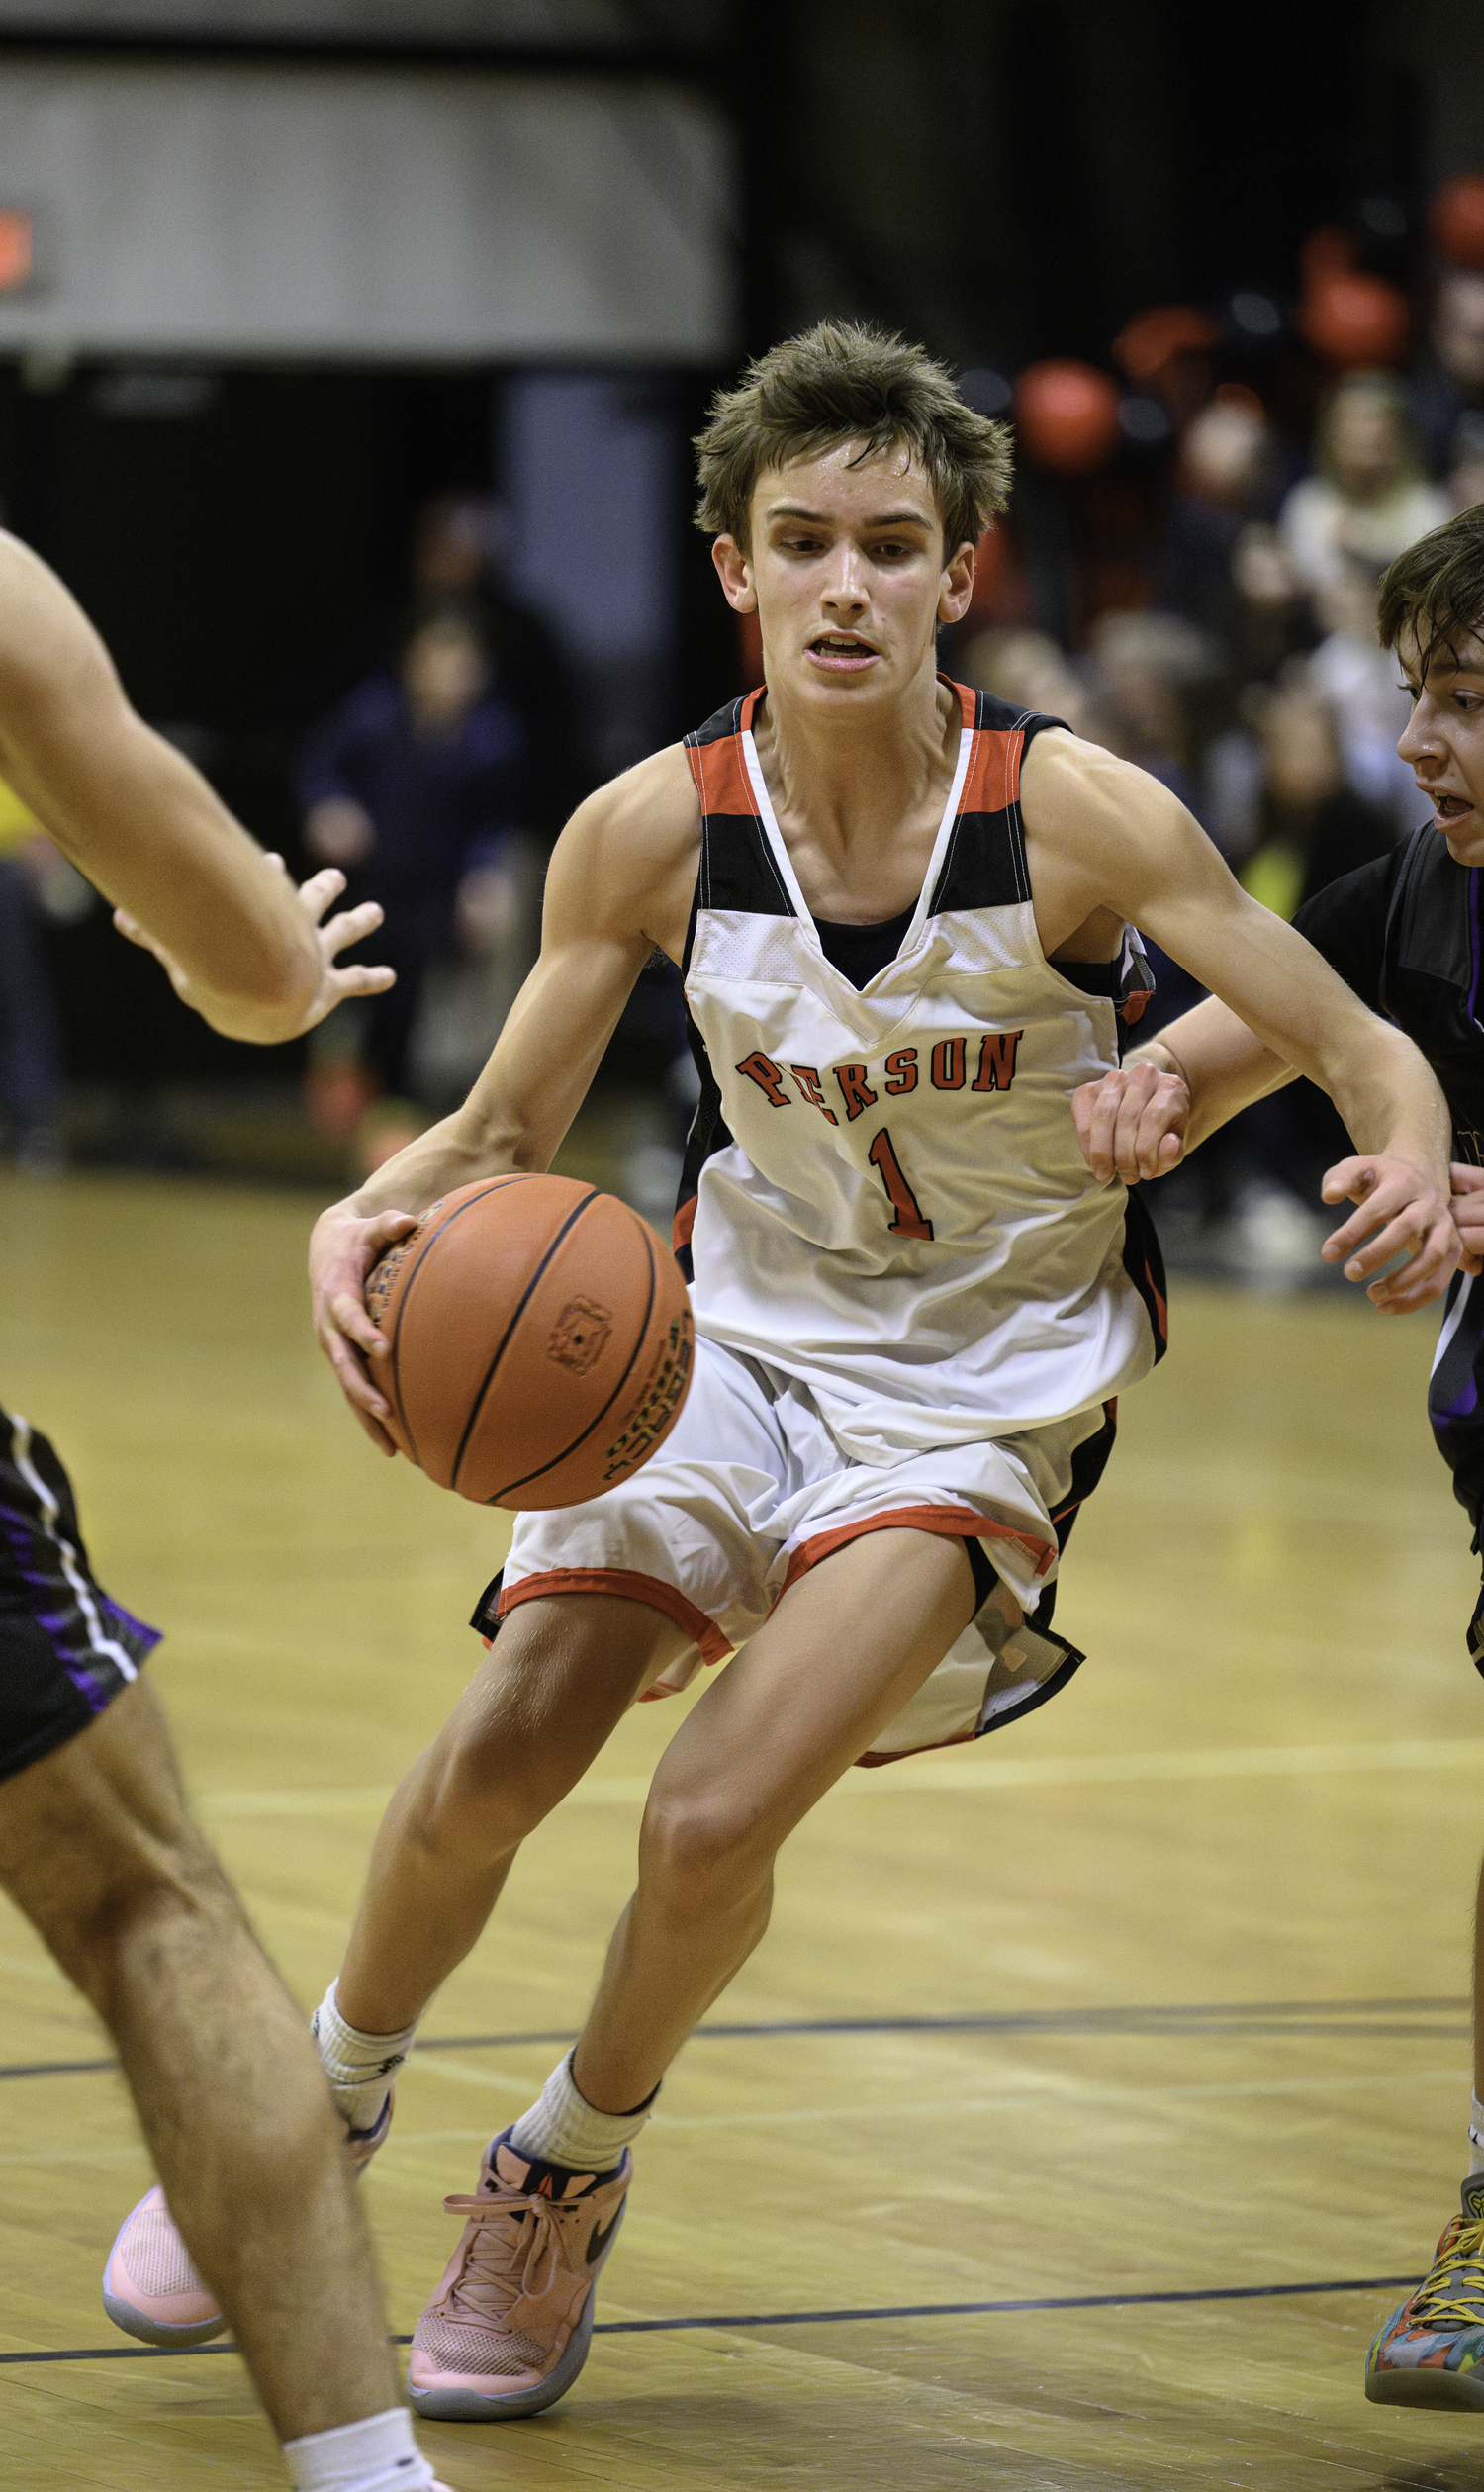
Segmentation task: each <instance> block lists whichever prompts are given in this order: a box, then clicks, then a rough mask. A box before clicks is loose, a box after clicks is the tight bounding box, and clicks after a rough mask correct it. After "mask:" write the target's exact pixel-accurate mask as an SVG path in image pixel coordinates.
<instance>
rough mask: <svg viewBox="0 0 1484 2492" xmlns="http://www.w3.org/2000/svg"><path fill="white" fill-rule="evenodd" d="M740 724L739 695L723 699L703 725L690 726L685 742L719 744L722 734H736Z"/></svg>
mask: <svg viewBox="0 0 1484 2492" xmlns="http://www.w3.org/2000/svg"><path fill="white" fill-rule="evenodd" d="M741 725H742V700H741V697H740V695H739V697H738V698H737V699H736V700H729V701H723V703H722V705H721V707H720V708H719V709H713V710H712V712H711V714H710V716H709V718H707V720H706V721H705V724H704V725H703V726H699V727H692V728H691V730H690V732H689V733H688V735H687V737H686V742H687V743H688V744H690V745H695V746H698V745H702V744H719V743H720V742H721V739H722V737H723V736H728V735H736V734H738V733H739V731H740V729H741Z"/></svg>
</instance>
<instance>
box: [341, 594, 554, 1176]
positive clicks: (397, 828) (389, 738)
mask: <svg viewBox="0 0 1484 2492" xmlns="http://www.w3.org/2000/svg"><path fill="white" fill-rule="evenodd" d="M525 750H526V733H525V728H524V726H523V724H522V722H521V719H520V717H519V715H518V713H517V711H516V709H515V707H514V705H513V704H512V702H511V701H510V700H509V699H508V698H507V697H506V696H505V694H504V692H503V691H502V688H501V686H500V685H499V683H498V681H497V680H495V678H494V675H493V670H492V667H491V663H490V658H489V653H488V649H487V647H486V643H485V639H484V634H483V629H482V624H481V617H480V614H479V611H478V609H477V608H473V607H470V606H468V605H464V604H460V603H456V602H450V601H448V600H440V601H435V602H433V603H431V604H426V605H424V606H422V607H421V608H420V609H417V611H415V614H414V617H413V620H412V622H411V624H410V626H409V628H408V630H407V632H406V634H405V635H404V639H403V643H402V648H401V652H400V655H399V659H398V663H397V668H396V671H395V673H393V672H389V673H387V674H383V675H375V676H372V677H370V678H368V679H367V681H366V682H364V683H362V684H359V685H357V686H356V687H355V689H354V690H353V691H352V692H348V693H347V694H346V696H345V698H344V699H343V700H341V701H339V702H338V703H337V704H336V705H335V707H334V708H333V709H332V710H331V711H330V712H329V715H328V716H327V717H326V718H325V719H324V720H322V722H321V723H320V724H319V725H318V726H317V727H315V728H313V729H312V730H311V732H310V734H309V735H308V736H307V737H306V738H305V742H304V749H303V757H302V762H301V767H300V773H299V797H300V801H301V804H302V805H303V807H304V842H305V847H306V850H307V851H308V854H309V855H310V857H311V858H312V859H313V860H314V863H315V864H316V865H317V866H330V865H332V866H338V867H340V869H341V870H342V872H343V873H344V874H345V875H346V876H347V877H348V904H350V905H354V904H356V903H358V902H359V901H362V900H368V899H376V900H379V901H380V902H381V904H382V907H383V908H384V909H385V911H386V957H387V959H388V961H389V962H390V963H391V965H392V966H393V968H395V969H396V971H397V984H396V986H395V987H393V988H392V990H391V991H390V993H388V994H386V995H378V996H376V997H374V998H372V999H370V1000H369V1001H368V1002H367V1003H365V1004H364V1005H362V1006H360V1007H358V1008H357V1009H358V1012H359V1021H358V1023H356V1024H352V1025H350V1026H348V1027H347V1030H346V1032H345V1034H344V1038H342V1039H341V1040H340V1042H339V1045H340V1048H341V1051H342V1058H341V1064H340V1070H341V1072H342V1073H343V1069H344V1067H343V1050H344V1046H345V1039H349V1040H350V1041H351V1044H352V1045H353V1047H354V1050H355V1055H356V1058H357V1060H358V1062H357V1065H356V1068H355V1069H356V1073H357V1075H358V1080H359V1092H358V1093H357V1089H356V1085H355V1083H354V1082H352V1083H351V1084H350V1085H349V1086H348V1088H347V1087H346V1085H345V1084H344V1083H343V1081H342V1084H341V1088H340V1090H339V1091H338V1092H337V1093H336V1094H335V1095H336V1097H337V1098H338V1099H340V1100H341V1101H342V1102H344V1101H346V1100H347V1099H348V1107H347V1106H345V1105H342V1107H341V1111H340V1113H339V1115H338V1117H331V1116H325V1117H322V1119H321V1121H322V1123H325V1124H331V1123H338V1125H339V1127H340V1130H345V1129H346V1128H347V1127H348V1126H349V1125H350V1124H352V1123H353V1122H354V1121H355V1113H356V1110H357V1108H358V1106H363V1105H364V1104H365V1101H366V1100H367V1099H368V1098H369V1097H371V1096H373V1095H374V1094H375V1093H376V1092H377V1091H386V1092H391V1093H394V1094H398V1093H403V1092H405V1091H406V1090H407V1089H408V1087H409V1086H410V1085H409V1074H408V1061H409V1044H410V1041H411V1038H412V1033H413V1028H414V1023H415V1021H416V1017H417V1005H418V1001H419V997H420V994H421V989H422V982H423V977H424V973H425V971H426V969H427V968H428V965H429V963H430V962H431V961H433V960H434V959H435V958H436V957H437V956H438V955H439V954H440V953H441V952H443V951H445V950H446V949H447V948H448V947H449V946H450V945H451V944H452V942H453V940H454V936H455V929H456V926H457V924H458V922H459V918H460V895H461V890H462V893H463V903H464V905H463V920H464V923H465V925H466V927H467V926H469V925H470V924H471V923H472V924H476V925H477V924H478V922H479V920H480V917H481V913H482V912H481V905H480V897H479V881H478V877H484V880H485V883H486V885H488V881H489V877H490V875H491V873H492V871H494V872H498V870H499V868H500V865H501V860H502V855H503V852H504V850H505V849H506V847H507V844H508V843H509V842H510V839H511V838H512V836H513V835H514V834H515V833H516V831H517V830H518V828H519V826H520V813H519V802H520V796H521V793H522V785H521V777H522V767H523V764H524V760H525ZM471 876H472V877H476V881H475V883H474V884H472V885H471V884H470V882H469V877H471ZM485 913H488V912H485ZM313 1096H314V1094H313V1086H312V1104H313Z"/></svg>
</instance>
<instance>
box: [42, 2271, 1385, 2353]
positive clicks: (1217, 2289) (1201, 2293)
mask: <svg viewBox="0 0 1484 2492" xmlns="http://www.w3.org/2000/svg"><path fill="white" fill-rule="evenodd" d="M1421 2282H1422V2277H1421V2276H1420V2275H1358V2276H1357V2275H1351V2276H1342V2277H1337V2278H1335V2279H1333V2280H1330V2279H1326V2280H1325V2281H1324V2282H1322V2283H1314V2284H1308V2283H1305V2284H1206V2285H1195V2286H1191V2287H1188V2288H1187V2289H1185V2290H1184V2291H1174V2292H1159V2293H1056V2294H1049V2295H1043V2296H1039V2297H1034V2298H1032V2297H1028V2298H1026V2299H1023V2300H1019V2301H998V2302H895V2303H891V2304H889V2305H885V2304H873V2305H870V2306H867V2307H863V2308H861V2309H858V2310H744V2311H729V2312H726V2313H722V2314H707V2315H705V2316H702V2317H698V2318H695V2319H600V2320H598V2321H597V2322H596V2323H595V2326H594V2329H593V2334H594V2335H595V2336H596V2337H633V2336H670V2335H675V2334H678V2333H679V2332H681V2331H682V2330H689V2329H693V2328H837V2327H842V2326H848V2325H850V2324H851V2323H852V2322H854V2321H863V2320H873V2319H980V2318H995V2317H1000V2316H1013V2314H1014V2313H1015V2312H1017V2311H1025V2310H1134V2309H1137V2308H1140V2307H1144V2308H1151V2307H1158V2306H1164V2307H1172V2306H1175V2305H1177V2304H1179V2303H1182V2302H1259V2301H1277V2300H1280V2299H1283V2298H1285V2297H1289V2296H1292V2295H1294V2294H1299V2293H1382V2292H1394V2291H1395V2290H1396V2288H1397V2287H1398V2286H1399V2285H1405V2286H1406V2287H1407V2289H1408V2290H1409V2291H1410V2290H1411V2288H1412V2286H1413V2285H1415V2284H1420V2283H1421ZM412 2341H413V2340H412V2338H411V2337H410V2336H407V2337H393V2338H392V2340H391V2342H392V2343H393V2345H411V2344H412ZM236 2350H237V2349H236V2347H235V2346H234V2345H232V2344H216V2345H180V2346H174V2345H74V2346H65V2347H59V2348H57V2349H56V2350H54V2351H51V2352H47V2353H40V2354H0V2363H15V2362H183V2361H189V2360H191V2359H193V2358H194V2357H195V2356H196V2355H197V2354H235V2352H236Z"/></svg>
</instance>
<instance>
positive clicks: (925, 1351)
mask: <svg viewBox="0 0 1484 2492" xmlns="http://www.w3.org/2000/svg"><path fill="white" fill-rule="evenodd" d="M952 689H953V690H954V692H955V693H956V695H957V697H958V699H959V700H960V702H961V704H962V707H963V715H964V727H963V733H962V736H961V738H960V743H959V757H958V767H957V770H956V772H955V774H954V784H953V787H952V790H951V791H950V794H949V799H948V803H947V805H946V807H945V810H944V815H943V820H942V823H941V825H940V827H939V832H938V837H937V841H936V844H935V846H934V849H933V854H932V858H931V861H930V863H929V866H928V870H927V875H926V877H925V879H924V882H923V886H922V891H921V893H920V895H919V898H918V902H917V906H916V909H915V911H914V913H913V916H912V918H911V922H910V924H909V925H908V928H907V931H906V934H905V936H904V937H903V939H902V942H901V946H900V949H899V951H898V952H897V955H896V958H895V959H894V960H893V961H891V962H889V963H888V964H887V966H886V967H885V968H884V969H881V971H880V972H879V973H878V974H877V975H876V976H874V977H873V978H872V979H871V980H870V982H869V983H868V984H867V985H866V986H865V988H864V989H857V988H856V987H855V986H854V985H853V984H852V983H851V981H850V979H849V978H848V977H846V976H845V975H844V974H843V972H842V971H840V970H839V969H835V968H834V967H833V966H832V965H831V963H830V962H829V961H828V960H827V959H826V958H825V956H824V952H823V950H822V949H821V945H820V941H819V936H818V934H817V932H816V930H815V926H814V921H813V919H812V917H811V916H810V913H809V909H808V905H807V903H806V902H805V900H804V897H803V894H802V892H801V891H800V889H799V886H798V881H797V878H796V877H795V875H794V872H793V868H792V865H791V864H790V862H789V858H788V850H787V849H786V847H785V845H784V842H783V839H782V837H781V835H780V832H779V828H778V823H777V821H776V819H775V816H774V812H773V807H772V805H771V803H770V801H769V796H768V790H767V786H766V785H765V783H764V779H763V773H762V770H761V768H760V766H759V762H758V755H757V749H756V746H755V744H754V742H753V737H752V731H751V730H752V718H753V713H754V711H755V709H756V706H757V702H758V700H759V698H760V697H761V695H760V693H757V692H754V693H752V694H750V695H749V696H748V697H747V698H746V699H745V700H741V701H736V702H733V703H731V704H730V705H729V706H728V707H727V708H726V709H724V710H721V711H719V712H718V713H717V715H716V716H715V717H714V718H712V719H711V720H709V721H708V723H707V724H706V725H705V726H704V727H701V728H700V729H698V730H697V731H696V733H695V734H693V735H691V736H688V737H687V739H686V744H687V754H688V759H689V761H690V764H691V770H692V775H693V777H694V778H695V781H696V787H697V789H698V791H699V794H700V803H701V811H702V815H703V824H702V831H701V849H700V863H699V871H698V875H697V879H696V906H695V910H694V913H693V919H692V927H691V934H690V939H689V942H688V945H687V950H686V961H685V993H686V1002H687V1005H688V1008H689V1013H690V1020H691V1025H692V1033H693V1044H694V1045H695V1046H696V1056H697V1061H698V1062H699V1064H700V1067H701V1073H702V1095H701V1100H700V1104H699V1106H698V1108H697V1110H696V1121H695V1124H694V1125H693V1128H692V1132H691V1138H690V1144H689V1149H688V1154H687V1163H686V1180H685V1182H684V1183H683V1186H682V1191H681V1208H680V1211H679V1212H678V1214H677V1217H676V1245H677V1248H678V1249H679V1250H681V1251H682V1252H683V1254H684V1251H685V1249H687V1248H689V1252H690V1256H691V1269H692V1279H693V1293H692V1294H693V1300H694V1304H695V1310H696V1326H697V1329H698V1330H699V1331H700V1332H702V1333H704V1334H707V1335H709V1336H710V1337H711V1338H712V1339H714V1340H716V1341H719V1342H723V1343H725V1344H726V1345H727V1346H728V1347H729V1348H732V1349H735V1350H740V1351H742V1352H744V1353H746V1354H748V1355H750V1356H752V1357H755V1358H758V1359H760V1360H762V1361H763V1362H765V1364H766V1365H767V1366H768V1367H769V1368H770V1369H772V1370H775V1371H777V1374H776V1381H778V1382H779V1384H780V1385H781V1386H782V1385H783V1384H784V1383H785V1382H786V1380H787V1379H788V1378H790V1377H791V1378H797V1379H798V1380H799V1381H800V1382H801V1383H802V1384H804V1385H805V1386H806V1387H807V1388H808V1390H809V1392H810V1393H811V1394H812V1395H813V1397H814V1400H815V1403H816V1405H817V1407H818V1409H819V1411H820V1412H821V1414H822V1415H823V1417H824V1419H825V1420H826V1422H827V1424H828V1426H829V1428H830V1430H831V1431H832V1432H833V1434H834V1435H835V1436H836V1437H837V1439H838V1440H839V1443H840V1445H841V1447H842V1449H843V1451H844V1452H845V1453H846V1454H847V1455H848V1456H849V1457H851V1458H853V1459H855V1460H857V1461H861V1462H869V1463H878V1464H880V1463H886V1464H889V1463H892V1462H894V1461H896V1460H899V1459H901V1458H902V1457H903V1456H904V1455H906V1454H909V1453H917V1452H921V1451H923V1450H925V1449H927V1448H929V1447H931V1446H934V1445H940V1444H945V1445H946V1444H961V1443H966V1442H969V1441H972V1440H973V1439H974V1438H976V1437H983V1436H990V1435H992V1436H1000V1435H1006V1434H1013V1433H1015V1432H1017V1431H1020V1430H1022V1429H1028V1428H1037V1427H1042V1426H1045V1425H1047V1424H1049V1423H1051V1422H1053V1421H1056V1420H1060V1419H1065V1418H1067V1417H1069V1416H1070V1415H1071V1414H1073V1413H1074V1412H1077V1411H1081V1410H1085V1409H1088V1408H1090V1407H1092V1406H1094V1405H1096V1404H1098V1403H1101V1402H1105V1401H1107V1400H1108V1399H1109V1398H1110V1397H1111V1396H1112V1395H1114V1394H1116V1393H1118V1392H1119V1391H1121V1390H1122V1388H1123V1387H1124V1386H1125V1385H1128V1384H1132V1383H1134V1382H1135V1381H1136V1380H1137V1379H1138V1378H1139V1377H1141V1376H1143V1375H1145V1374H1146V1373H1147V1372H1148V1370H1149V1368H1150V1367H1151V1366H1152V1365H1153V1364H1154V1362H1155V1360H1156V1359H1157V1358H1158V1357H1159V1355H1160V1354H1161V1352H1162V1349H1163V1345H1164V1281H1163V1273H1162V1269H1161V1266H1160V1262H1159V1248H1158V1246H1157V1245H1156V1243H1155V1239H1154V1234H1153V1231H1152V1229H1151V1227H1150V1225H1149V1222H1148V1219H1147V1217H1146V1216H1145V1214H1144V1213H1143V1210H1142V1206H1140V1205H1139V1203H1138V1200H1137V1197H1131V1196H1129V1195H1128V1194H1127V1193H1126V1191H1125V1189H1124V1188H1123V1186H1121V1185H1118V1184H1112V1185H1100V1184H1098V1183H1097V1182H1096V1181H1095V1180H1094V1179H1093V1178H1092V1177H1091V1176H1090V1175H1089V1173H1088V1170H1087V1167H1086V1164H1085V1162H1084V1161H1083V1158H1082V1154H1081V1153H1080V1151H1079V1150H1078V1148H1077V1140H1076V1133H1075V1130H1074V1127H1073V1124H1072V1115H1071V1094H1072V1092H1073V1091H1074V1090H1075V1089H1076V1088H1077V1087H1078V1086H1079V1084H1081V1083H1082V1082H1085V1081H1095V1080H1097V1079H1098V1078H1099V1077H1100V1075H1102V1074H1103V1073H1105V1072H1107V1071H1108V1070H1109V1069H1110V1067H1112V1066H1113V1065H1115V1064H1116V1063H1117V1061H1118V1017H1119V1012H1120V1010H1121V1009H1122V1010H1123V1011H1124V1012H1125V1014H1126V1017H1127V1018H1130V1019H1132V1018H1134V1017H1136V1014H1137V1011H1141V1010H1142V1009H1143V1004H1144V1001H1145V1000H1146V999H1147V996H1148V992H1149V989H1150V979H1149V975H1148V969H1147V965H1146V963H1145V961H1144V956H1143V954H1142V952H1141V951H1140V950H1139V947H1138V944H1137V940H1136V939H1135V938H1134V937H1132V936H1127V937H1126V938H1125V943H1124V952H1123V959H1122V962H1121V963H1120V964H1116V965H1114V969H1112V971H1104V970H1102V969H1096V968H1094V969H1084V968H1082V967H1081V966H1077V967H1074V968H1072V969H1069V970H1068V969H1065V968H1063V969H1059V968H1056V967H1054V966H1053V965H1052V964H1051V963H1050V962H1048V961H1047V959H1046V957H1045V955H1044V954H1043V952H1042V950H1041V945H1040V941H1039V938H1038V936H1037V931H1036V919H1035V914H1034V911H1033V909H1032V906H1031V889H1030V879H1029V876H1028V873H1027V870H1026V857H1025V841H1024V836H1023V832H1022V828H1021V821H1020V808H1019V802H1018V797H1019V787H1020V765H1021V757H1022V755H1023V752H1024V749H1025V746H1026V743H1027V742H1028V740H1029V739H1030V737H1032V736H1033V735H1035V734H1036V733H1037V732H1038V731H1039V730H1040V728H1042V727H1044V726H1048V725H1053V724H1056V723H1058V722H1057V721H1054V720H1051V719H1047V718H1043V717H1040V716H1039V715H1036V714H1034V713H1031V712H1026V711H1017V710H1014V709H1011V708H1009V707H1007V706H1006V705H1005V704H1004V703H1003V702H1000V701H996V700H993V699H991V698H990V697H989V696H988V695H987V694H986V693H982V692H980V693H974V692H970V691H968V690H967V689H965V688H964V687H962V686H954V687H953V688H952ZM1097 987H1101V988H1102V990H1103V991H1101V992H1097V991H1090V990H1092V989H1095V988H1097Z"/></svg>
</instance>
